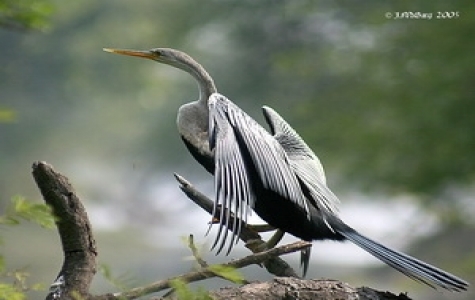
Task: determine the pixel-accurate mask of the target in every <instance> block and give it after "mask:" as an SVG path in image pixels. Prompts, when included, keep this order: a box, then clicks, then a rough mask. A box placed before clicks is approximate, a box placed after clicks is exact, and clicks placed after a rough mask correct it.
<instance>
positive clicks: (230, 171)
mask: <svg viewBox="0 0 475 300" xmlns="http://www.w3.org/2000/svg"><path fill="white" fill-rule="evenodd" d="M209 109H210V131H209V132H210V134H211V135H212V136H210V141H212V143H210V145H211V146H212V147H213V146H214V148H215V150H214V151H215V152H214V153H215V183H216V185H215V186H216V201H215V207H217V205H220V204H221V205H222V207H221V208H222V209H225V210H229V209H231V210H232V211H233V213H235V214H236V215H237V216H238V217H239V218H241V219H242V220H243V221H245V222H246V221H247V219H246V218H247V215H248V213H249V212H250V209H249V208H252V207H253V206H254V201H255V199H254V192H253V191H252V187H251V183H250V178H249V174H248V171H249V170H248V168H247V167H246V165H245V161H244V159H245V158H244V156H243V155H244V153H243V151H245V153H246V155H249V156H250V157H249V158H250V159H251V160H252V163H253V165H254V167H255V169H256V171H257V176H258V177H259V179H260V180H261V182H262V184H263V186H264V188H267V189H270V190H272V191H274V192H276V193H277V194H279V195H281V196H283V197H285V198H287V199H289V200H290V201H293V202H294V203H296V204H297V205H299V206H300V207H301V208H302V209H304V210H305V211H306V212H307V217H308V218H310V214H309V210H308V207H307V201H306V198H305V196H304V195H303V193H302V192H301V189H300V184H299V181H298V179H297V177H296V176H295V174H294V171H293V170H292V167H291V165H290V164H289V162H288V158H287V154H286V153H285V151H284V150H283V149H282V147H281V146H280V144H279V143H278V142H277V141H276V140H275V139H274V137H272V136H271V135H270V134H269V133H268V132H267V131H266V130H265V129H264V128H262V127H261V126H260V125H259V124H258V123H257V122H255V121H254V120H253V119H252V118H251V117H249V116H248V115H247V114H246V113H245V112H243V111H242V110H241V109H240V108H239V107H237V106H236V105H234V104H233V103H232V102H231V101H229V100H228V99H227V98H226V97H224V96H222V95H220V94H216V93H215V94H213V95H211V96H210V99H209ZM240 147H244V148H245V149H240ZM227 166H232V167H231V168H228V167H227ZM231 178H232V180H231ZM226 184H227V185H230V186H223V185H226ZM230 190H233V191H234V194H233V195H232V196H231V195H230V193H229V191H230ZM236 201H237V202H236ZM223 222H226V221H225V220H221V226H220V229H219V230H220V231H222V230H223V225H224V226H225V225H226V224H225V223H223ZM238 230H240V229H238ZM220 234H221V232H218V235H220ZM236 234H239V232H236ZM218 238H219V237H218ZM218 238H217V239H218Z"/></svg>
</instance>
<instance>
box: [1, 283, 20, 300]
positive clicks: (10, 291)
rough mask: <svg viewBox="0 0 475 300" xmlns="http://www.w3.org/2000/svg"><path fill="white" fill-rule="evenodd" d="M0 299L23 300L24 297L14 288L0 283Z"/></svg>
mask: <svg viewBox="0 0 475 300" xmlns="http://www.w3.org/2000/svg"><path fill="white" fill-rule="evenodd" d="M0 299H8V300H24V299H26V296H25V294H24V293H22V292H21V291H19V290H18V289H17V288H16V287H15V286H13V285H11V284H6V283H0Z"/></svg>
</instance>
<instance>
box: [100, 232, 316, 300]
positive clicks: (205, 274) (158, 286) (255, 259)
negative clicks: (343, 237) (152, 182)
mask: <svg viewBox="0 0 475 300" xmlns="http://www.w3.org/2000/svg"><path fill="white" fill-rule="evenodd" d="M310 246H311V244H310V243H308V242H304V241H299V242H295V243H293V244H288V245H284V246H281V247H278V248H273V249H270V250H267V251H263V252H259V253H254V254H251V255H248V256H246V257H244V258H241V259H237V260H233V261H230V262H228V263H225V264H222V266H225V267H232V268H235V269H240V268H243V267H246V266H249V265H252V264H260V263H262V262H263V261H266V260H268V259H270V258H272V257H275V256H280V255H284V254H287V253H291V252H296V251H299V250H302V249H304V248H308V247H310ZM216 276H219V275H217V274H216V273H215V272H213V271H212V266H209V267H207V268H203V269H201V270H199V271H194V272H190V273H186V274H183V275H178V276H175V277H172V278H169V279H165V280H160V281H157V282H155V283H152V284H150V285H147V286H143V287H138V288H134V289H131V290H129V291H126V292H121V293H114V294H109V295H104V296H98V297H95V298H94V300H119V299H136V298H138V297H141V296H143V295H148V294H151V293H156V292H159V291H162V290H165V289H168V288H170V287H171V286H170V283H171V282H172V281H174V280H181V281H183V282H195V281H200V280H203V279H207V278H212V277H216Z"/></svg>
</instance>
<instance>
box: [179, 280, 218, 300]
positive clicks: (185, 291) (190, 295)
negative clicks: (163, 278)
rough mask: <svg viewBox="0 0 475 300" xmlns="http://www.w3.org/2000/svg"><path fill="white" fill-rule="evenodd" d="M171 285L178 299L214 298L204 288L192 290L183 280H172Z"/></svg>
mask: <svg viewBox="0 0 475 300" xmlns="http://www.w3.org/2000/svg"><path fill="white" fill-rule="evenodd" d="M170 285H171V287H172V288H173V289H174V291H175V294H176V296H177V299H178V300H212V298H211V296H210V295H209V293H208V292H207V291H205V290H203V289H202V288H200V289H198V290H197V291H192V290H191V289H190V288H189V287H188V285H187V284H186V282H184V281H183V280H180V279H175V280H172V281H171V282H170Z"/></svg>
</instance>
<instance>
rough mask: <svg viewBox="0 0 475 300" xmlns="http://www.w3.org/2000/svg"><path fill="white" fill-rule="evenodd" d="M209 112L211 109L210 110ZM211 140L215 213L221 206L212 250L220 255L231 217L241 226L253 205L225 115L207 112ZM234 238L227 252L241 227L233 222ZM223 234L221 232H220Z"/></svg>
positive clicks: (247, 179)
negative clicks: (213, 159) (208, 114)
mask: <svg viewBox="0 0 475 300" xmlns="http://www.w3.org/2000/svg"><path fill="white" fill-rule="evenodd" d="M210 108H212V107H210ZM210 133H211V134H210V140H211V141H212V143H210V144H213V146H214V151H215V152H214V153H215V189H216V190H215V192H216V199H215V203H214V212H213V214H214V213H215V212H216V211H217V207H218V206H221V214H220V220H219V229H218V233H217V236H216V240H215V242H214V244H213V246H212V248H214V247H216V246H217V245H218V250H217V252H218V253H219V252H220V251H221V250H222V248H223V246H224V245H225V243H226V238H227V235H228V230H227V228H228V226H229V225H230V224H229V219H230V218H229V217H230V214H231V213H233V214H234V215H235V216H236V217H238V218H239V219H241V220H242V221H244V222H247V216H248V214H249V213H250V209H249V208H250V207H252V206H253V205H254V194H253V193H252V192H251V186H250V182H249V178H248V176H247V175H246V174H247V170H246V166H245V164H244V161H243V156H242V153H241V150H240V149H239V147H238V146H239V145H238V144H237V143H236V136H235V134H234V131H233V128H232V127H231V125H230V124H229V122H228V121H227V118H226V115H225V111H221V110H215V109H210ZM233 226H234V227H233V234H232V236H231V241H230V244H229V248H228V252H229V251H230V250H231V248H232V245H233V244H234V241H235V240H237V239H236V236H237V235H239V233H240V230H241V228H240V226H241V224H240V223H237V220H236V219H235V220H234V222H233ZM223 230H224V232H223Z"/></svg>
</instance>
